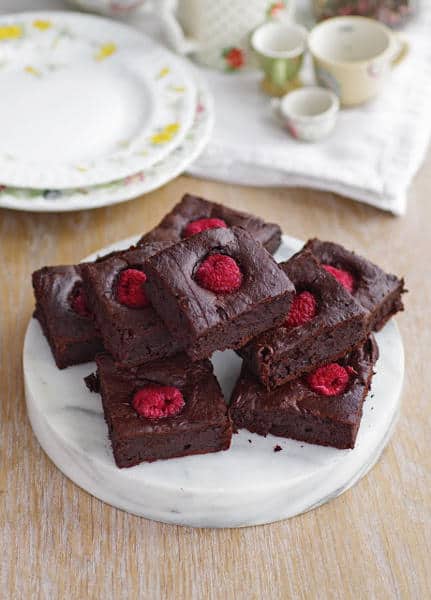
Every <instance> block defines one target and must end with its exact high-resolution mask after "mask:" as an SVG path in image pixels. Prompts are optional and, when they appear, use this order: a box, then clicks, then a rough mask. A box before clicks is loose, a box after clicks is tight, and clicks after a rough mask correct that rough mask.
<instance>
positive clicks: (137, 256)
mask: <svg viewBox="0 0 431 600" xmlns="http://www.w3.org/2000/svg"><path fill="white" fill-rule="evenodd" d="M167 246H169V243H167V242H154V243H152V244H146V245H144V246H142V247H140V248H132V249H130V250H126V251H125V252H122V253H120V254H114V255H112V256H111V257H109V258H106V259H105V260H102V261H101V262H97V263H87V264H85V265H83V267H82V277H83V279H84V284H85V289H86V292H87V297H88V302H89V305H90V307H91V310H92V312H93V314H94V318H95V321H96V324H97V327H98V329H99V331H100V333H101V336H102V338H103V342H104V346H105V348H106V350H107V351H108V352H109V353H110V354H112V356H113V357H114V359H115V360H116V361H117V362H118V363H120V364H121V365H123V366H125V367H127V366H131V365H137V364H140V363H144V362H149V361H151V360H155V359H158V358H164V357H168V356H171V355H173V354H175V353H176V352H178V351H179V350H180V349H181V344H180V343H179V342H176V341H175V340H173V339H172V337H171V335H170V334H169V332H168V330H167V329H166V327H165V325H164V323H163V321H162V320H161V319H160V317H159V316H158V315H157V313H156V311H155V310H154V308H153V307H152V306H151V304H150V303H149V301H148V299H147V297H146V293H145V286H146V275H145V273H144V272H143V265H144V263H145V261H146V259H147V258H148V257H150V256H152V255H153V254H155V253H157V252H159V251H160V250H162V249H163V248H166V247H167Z"/></svg>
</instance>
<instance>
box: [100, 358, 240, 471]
mask: <svg viewBox="0 0 431 600" xmlns="http://www.w3.org/2000/svg"><path fill="white" fill-rule="evenodd" d="M96 363H97V374H98V383H99V389H100V393H101V396H102V403H103V411H104V415H105V420H106V423H107V425H108V430H109V437H110V440H111V444H112V450H113V453H114V458H115V462H116V463H117V466H118V467H132V466H134V465H137V464H139V463H140V462H143V461H147V462H152V461H155V460H158V459H163V458H174V457H178V456H187V455H190V454H206V453H208V452H218V451H220V450H226V449H227V448H229V446H230V442H231V437H232V426H231V421H230V418H229V415H228V409H227V406H226V403H225V401H224V399H223V396H222V393H221V390H220V387H219V384H218V382H217V379H216V378H215V376H214V375H213V372H212V365H211V363H210V362H209V361H207V360H205V361H201V362H196V363H192V362H190V359H188V358H187V356H186V355H185V354H177V355H176V356H175V357H173V358H169V359H165V360H160V361H155V362H152V363H148V364H146V365H141V366H139V367H136V368H134V369H131V370H125V369H119V368H118V367H117V366H116V365H115V363H114V361H113V359H112V358H111V357H110V356H109V355H107V354H99V355H98V356H97V358H96ZM148 386H174V387H175V388H177V389H178V390H179V391H180V392H181V394H182V396H183V398H184V402H185V404H184V406H183V408H182V409H181V410H180V412H179V413H178V414H175V415H171V416H168V417H162V418H147V417H144V416H141V415H140V414H138V412H137V411H136V410H135V409H134V407H133V404H132V401H133V398H134V395H135V393H136V392H137V391H140V390H142V389H145V388H147V387H148Z"/></svg>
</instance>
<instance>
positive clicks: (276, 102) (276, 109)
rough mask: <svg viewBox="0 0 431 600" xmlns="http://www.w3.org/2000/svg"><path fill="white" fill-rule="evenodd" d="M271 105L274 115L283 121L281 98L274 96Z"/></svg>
mask: <svg viewBox="0 0 431 600" xmlns="http://www.w3.org/2000/svg"><path fill="white" fill-rule="evenodd" d="M269 106H270V108H271V112H272V114H273V115H274V117H275V118H276V119H277V121H279V122H280V123H282V122H283V116H282V114H281V101H280V99H279V98H272V99H271V101H270V103H269Z"/></svg>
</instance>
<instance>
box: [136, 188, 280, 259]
mask: <svg viewBox="0 0 431 600" xmlns="http://www.w3.org/2000/svg"><path fill="white" fill-rule="evenodd" d="M201 219H221V220H222V221H224V223H225V224H226V225H227V226H228V227H233V226H237V227H242V228H243V229H245V230H246V231H248V232H249V233H250V235H252V237H254V239H255V240H257V241H258V242H260V243H261V244H262V245H263V246H265V248H266V249H267V250H268V252H270V253H271V254H273V253H274V252H275V251H276V250H277V249H278V247H279V246H280V243H281V229H280V227H279V226H278V225H276V224H275V223H265V221H263V220H262V219H259V218H258V217H255V216H253V215H249V214H247V213H244V212H240V211H238V210H233V209H231V208H227V207H226V206H223V205H222V204H216V203H215V202H209V201H208V200H205V199H204V198H199V197H198V196H192V195H191V194H185V196H183V198H182V200H181V202H179V203H178V204H177V205H176V206H174V208H173V209H172V210H171V212H170V213H168V214H167V215H166V216H165V217H164V218H163V219H162V221H161V222H160V223H159V225H157V227H155V228H154V229H152V230H151V231H149V232H148V233H146V234H145V235H144V236H143V237H142V238H141V240H140V241H139V242H138V244H139V243H143V242H153V241H158V240H170V241H174V242H178V241H179V240H181V239H182V238H183V237H187V233H188V232H187V226H188V225H189V224H190V223H194V222H196V221H200V220H201Z"/></svg>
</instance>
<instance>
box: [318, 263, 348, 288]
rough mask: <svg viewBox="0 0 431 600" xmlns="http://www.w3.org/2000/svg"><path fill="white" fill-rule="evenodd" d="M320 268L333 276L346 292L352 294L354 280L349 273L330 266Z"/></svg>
mask: <svg viewBox="0 0 431 600" xmlns="http://www.w3.org/2000/svg"><path fill="white" fill-rule="evenodd" d="M322 267H323V268H324V269H325V271H327V272H328V273H330V274H331V275H333V276H334V277H335V279H337V280H338V281H339V282H340V283H341V285H344V287H345V288H346V290H347V291H348V292H350V293H351V294H353V290H354V289H355V279H354V277H353V275H352V274H351V273H349V271H344V269H337V267H333V266H332V265H322Z"/></svg>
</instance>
